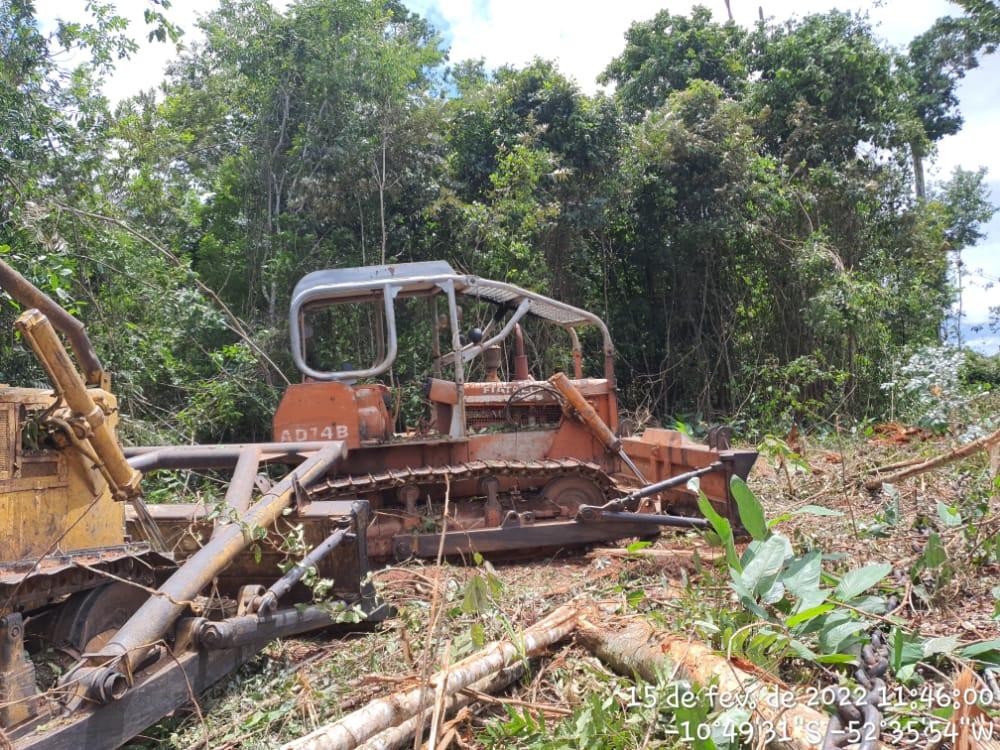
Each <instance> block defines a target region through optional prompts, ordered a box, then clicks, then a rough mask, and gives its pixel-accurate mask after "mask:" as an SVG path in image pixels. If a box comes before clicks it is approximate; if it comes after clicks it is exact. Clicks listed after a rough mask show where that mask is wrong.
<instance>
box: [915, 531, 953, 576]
mask: <svg viewBox="0 0 1000 750" xmlns="http://www.w3.org/2000/svg"><path fill="white" fill-rule="evenodd" d="M947 561H948V553H947V552H945V549H944V545H943V544H941V537H940V536H939V535H938V534H937V533H934V534H931V535H930V536H929V537H928V538H927V546H925V547H924V554H923V555H921V557H920V563H922V564H923V566H924V567H926V568H931V569H934V568H940V567H941V566H942V565H944V564H945V563H946V562H947Z"/></svg>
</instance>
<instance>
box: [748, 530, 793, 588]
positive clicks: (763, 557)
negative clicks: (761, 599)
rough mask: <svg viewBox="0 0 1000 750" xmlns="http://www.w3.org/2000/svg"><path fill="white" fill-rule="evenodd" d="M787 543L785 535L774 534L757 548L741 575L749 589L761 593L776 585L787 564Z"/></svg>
mask: <svg viewBox="0 0 1000 750" xmlns="http://www.w3.org/2000/svg"><path fill="white" fill-rule="evenodd" d="M786 543H787V540H786V539H785V538H784V537H781V536H773V537H771V538H770V539H768V540H767V541H766V542H763V543H761V544H760V546H759V547H758V548H757V549H756V551H755V553H754V554H753V556H752V557H751V558H750V560H749V561H748V562H747V564H746V567H744V568H743V574H742V575H741V576H740V581H741V583H742V584H743V586H744V587H745V588H746V589H747V590H748V591H750V592H752V593H754V594H758V595H759V594H762V593H764V592H765V591H768V590H769V589H770V588H771V586H773V585H774V581H775V580H776V579H777V577H778V574H779V573H780V572H781V569H782V568H783V567H784V564H785V554H786V551H787V546H786Z"/></svg>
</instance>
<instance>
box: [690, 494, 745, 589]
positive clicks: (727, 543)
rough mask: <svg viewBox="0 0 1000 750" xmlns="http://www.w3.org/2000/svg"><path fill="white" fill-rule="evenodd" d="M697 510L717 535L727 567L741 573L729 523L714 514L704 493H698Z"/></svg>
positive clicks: (713, 509) (714, 511) (741, 568)
mask: <svg viewBox="0 0 1000 750" xmlns="http://www.w3.org/2000/svg"><path fill="white" fill-rule="evenodd" d="M698 510H700V511H701V514H702V515H703V516H705V518H707V519H708V522H709V523H710V524H712V528H713V529H714V530H715V533H716V534H718V535H719V539H720V540H721V541H722V547H723V549H725V550H726V562H728V563H729V567H730V568H732V569H733V570H735V571H737V572H742V571H743V566H742V565H740V558H739V557H738V556H737V555H736V545H735V544H734V542H733V527H732V526H730V525H729V521H727V520H726V519H725V518H723V517H722V516H720V515H719V514H718V513H717V512H716V510H715V508H713V507H712V503H711V502H710V501H709V499H708V498H707V497H706V496H705V493H704V492H699V493H698Z"/></svg>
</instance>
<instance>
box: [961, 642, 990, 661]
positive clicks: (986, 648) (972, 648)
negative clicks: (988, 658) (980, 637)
mask: <svg viewBox="0 0 1000 750" xmlns="http://www.w3.org/2000/svg"><path fill="white" fill-rule="evenodd" d="M990 651H997V652H1000V638H994V639H993V640H992V641H980V642H979V643H971V644H969V645H968V646H965V647H964V648H963V649H962V650H961V651H959V652H958V653H959V656H964V657H966V658H967V659H971V658H973V657H974V656H980V655H982V654H987V653H989V652H990Z"/></svg>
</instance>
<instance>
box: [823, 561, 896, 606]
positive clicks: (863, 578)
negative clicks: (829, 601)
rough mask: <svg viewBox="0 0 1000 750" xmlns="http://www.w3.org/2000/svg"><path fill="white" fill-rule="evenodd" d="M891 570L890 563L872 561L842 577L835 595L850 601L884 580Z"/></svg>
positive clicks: (842, 599)
mask: <svg viewBox="0 0 1000 750" xmlns="http://www.w3.org/2000/svg"><path fill="white" fill-rule="evenodd" d="M891 572H892V566H891V565H890V564H889V563H872V564H871V565H865V566H864V567H863V568H858V569H857V570H851V571H848V572H847V573H845V574H844V577H843V578H841V579H840V583H839V584H838V585H837V589H836V591H835V592H834V595H835V596H836V597H837V598H838V599H840V600H841V601H845V602H846V601H850V600H851V599H853V598H854V597H856V596H858V595H859V594H863V593H864V592H866V591H867V590H868V589H870V588H871V587H872V586H874V585H876V584H877V583H879V582H880V581H882V579H884V578H885V577H886V576H887V575H889V574H890V573H891Z"/></svg>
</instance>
